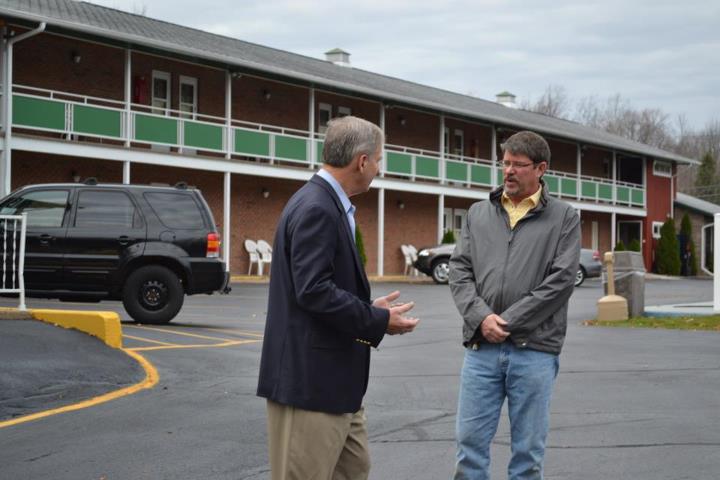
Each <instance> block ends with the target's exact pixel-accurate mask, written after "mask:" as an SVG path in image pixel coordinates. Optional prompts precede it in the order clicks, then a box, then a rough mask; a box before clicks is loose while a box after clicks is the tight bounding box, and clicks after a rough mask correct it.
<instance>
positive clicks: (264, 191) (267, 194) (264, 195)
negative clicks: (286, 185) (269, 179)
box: [260, 187, 270, 198]
mask: <svg viewBox="0 0 720 480" xmlns="http://www.w3.org/2000/svg"><path fill="white" fill-rule="evenodd" d="M260 193H262V196H263V198H268V197H269V196H270V190H268V189H267V188H265V187H262V190H260Z"/></svg>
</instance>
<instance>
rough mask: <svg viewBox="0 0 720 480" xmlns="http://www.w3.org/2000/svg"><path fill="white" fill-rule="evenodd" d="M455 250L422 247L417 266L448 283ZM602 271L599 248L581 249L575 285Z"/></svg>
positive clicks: (448, 246) (451, 247)
mask: <svg viewBox="0 0 720 480" xmlns="http://www.w3.org/2000/svg"><path fill="white" fill-rule="evenodd" d="M454 250H455V244H454V243H444V244H442V245H435V246H434V247H428V248H423V249H421V250H420V251H419V252H418V254H417V260H416V261H415V265H414V266H415V268H417V269H418V270H419V271H421V272H422V273H424V274H426V275H429V276H430V277H432V279H433V281H434V282H435V283H439V284H446V283H448V277H449V273H450V255H452V253H453V251H454ZM601 273H602V263H600V253H599V252H598V251H597V250H591V249H589V248H583V249H581V250H580V267H579V268H578V272H577V275H576V276H575V286H576V287H579V286H580V285H582V283H583V282H584V281H585V279H586V278H593V277H599V276H600V274H601Z"/></svg>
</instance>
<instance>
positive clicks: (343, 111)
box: [337, 107, 352, 117]
mask: <svg viewBox="0 0 720 480" xmlns="http://www.w3.org/2000/svg"><path fill="white" fill-rule="evenodd" d="M348 115H352V110H351V109H350V107H338V109H337V116H338V117H347V116H348Z"/></svg>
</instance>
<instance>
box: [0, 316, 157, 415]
mask: <svg viewBox="0 0 720 480" xmlns="http://www.w3.org/2000/svg"><path fill="white" fill-rule="evenodd" d="M103 313H108V312H103ZM122 351H123V352H125V353H126V354H127V355H129V356H131V357H132V358H134V359H135V360H136V361H137V362H138V363H139V364H140V365H141V366H142V367H143V370H145V379H144V380H143V381H141V382H139V383H136V384H135V385H130V386H129V387H125V388H121V389H120V390H115V391H114V392H110V393H106V394H105V395H100V396H99V397H95V398H91V399H89V400H85V401H82V402H79V403H73V404H72V405H66V406H64V407H60V408H53V409H52V410H45V411H43V412H38V413H32V414H29V415H25V416H22V417H18V418H13V419H12V420H5V421H2V422H0V429H1V428H5V427H11V426H13V425H19V424H21V423H26V422H31V421H33V420H39V419H41V418H45V417H49V416H51V415H57V414H58V413H65V412H73V411H75V410H81V409H83V408H88V407H92V406H95V405H99V404H101V403H105V402H109V401H110V400H115V399H116V398H120V397H125V396H127V395H132V394H133V393H137V392H139V391H140V390H144V389H146V388H152V387H154V386H155V385H157V383H158V381H160V375H159V374H158V372H157V370H156V369H155V367H154V366H153V365H152V364H151V363H150V362H148V361H147V360H146V359H145V357H143V356H142V355H140V354H139V353H137V352H133V351H131V350H126V349H124V348H123V349H122Z"/></svg>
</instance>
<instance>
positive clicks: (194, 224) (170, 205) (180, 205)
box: [144, 192, 205, 228]
mask: <svg viewBox="0 0 720 480" xmlns="http://www.w3.org/2000/svg"><path fill="white" fill-rule="evenodd" d="M144 197H145V199H146V200H147V201H148V203H149V204H150V206H151V207H152V209H153V211H154V212H155V214H156V215H157V216H158V218H160V221H161V222H162V223H163V225H165V226H166V227H167V228H204V227H205V219H204V217H203V214H202V211H201V210H200V207H199V205H198V204H197V202H195V200H194V199H193V198H192V196H191V195H187V194H182V193H160V192H148V193H145V194H144Z"/></svg>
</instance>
